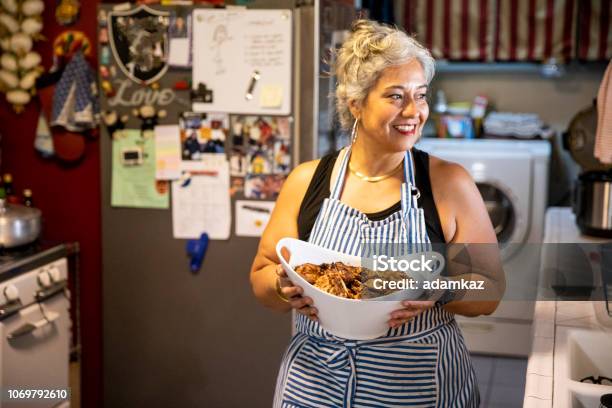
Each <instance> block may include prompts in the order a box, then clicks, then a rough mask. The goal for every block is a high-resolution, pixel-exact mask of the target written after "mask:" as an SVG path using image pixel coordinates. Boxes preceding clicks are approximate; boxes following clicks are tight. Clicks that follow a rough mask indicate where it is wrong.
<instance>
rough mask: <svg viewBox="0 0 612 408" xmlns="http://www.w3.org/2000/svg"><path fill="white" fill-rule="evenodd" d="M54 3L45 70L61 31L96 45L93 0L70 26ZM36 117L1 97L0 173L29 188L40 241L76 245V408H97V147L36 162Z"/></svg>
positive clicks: (49, 9) (40, 47)
mask: <svg viewBox="0 0 612 408" xmlns="http://www.w3.org/2000/svg"><path fill="white" fill-rule="evenodd" d="M55 3H56V2H51V1H46V2H45V6H46V9H45V11H44V14H43V31H42V34H43V35H44V36H45V37H46V38H47V40H46V41H39V42H38V43H36V44H35V50H36V51H38V52H39V53H40V54H41V56H42V59H43V65H44V67H45V68H46V69H48V68H49V67H50V66H51V64H52V54H51V52H52V43H53V40H54V39H55V37H56V36H57V35H58V34H60V33H61V32H62V31H64V30H66V29H72V30H80V31H83V32H84V33H85V34H86V35H87V36H88V37H89V38H90V39H91V41H92V45H93V46H94V47H95V45H96V42H97V37H96V36H97V32H96V24H94V23H93V22H95V21H96V6H97V4H98V0H93V1H87V3H85V2H81V4H82V7H81V13H80V18H79V20H78V21H77V23H76V24H75V25H72V26H70V27H69V28H68V27H62V26H60V25H59V24H58V23H57V22H56V21H55ZM92 54H93V58H94V59H93V60H92V66H96V65H97V62H96V61H95V56H96V55H97V53H96V52H95V51H94V52H93V53H92ZM47 93H48V92H47ZM50 102H51V98H50V97H46V98H44V103H45V104H49V103H50ZM38 114H39V107H38V106H37V103H30V104H29V105H27V107H26V109H25V111H24V112H23V113H21V114H16V113H14V112H13V109H12V107H11V106H10V105H9V104H8V103H6V101H5V99H4V97H3V96H2V97H0V135H1V136H2V139H1V141H0V149H1V156H0V173H5V172H9V173H12V174H13V179H14V185H15V188H16V191H17V192H19V193H21V191H22V190H23V189H24V188H31V189H32V191H33V199H34V203H35V205H36V206H37V207H38V208H40V209H41V210H42V214H43V232H42V238H43V240H47V241H78V242H79V244H80V249H81V253H80V271H79V276H80V302H81V305H80V306H81V307H80V309H81V314H80V316H81V343H82V357H81V370H82V373H83V375H82V379H81V395H82V398H83V400H82V405H81V406H83V407H87V408H96V407H100V406H101V403H102V340H101V339H102V336H101V325H102V316H101V313H102V312H101V310H102V307H101V302H102V301H101V265H100V257H101V254H100V252H101V248H100V246H101V231H100V224H101V221H100V211H101V210H100V204H101V197H100V148H99V143H98V140H89V141H88V142H87V143H86V148H85V154H84V159H83V160H82V161H81V162H80V163H78V164H77V165H72V166H66V165H62V164H61V163H59V162H58V161H56V160H46V159H43V158H41V157H40V156H39V155H38V154H37V153H36V152H35V151H34V136H35V133H36V125H37V122H38Z"/></svg>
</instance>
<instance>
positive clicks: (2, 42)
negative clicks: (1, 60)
mask: <svg viewBox="0 0 612 408" xmlns="http://www.w3.org/2000/svg"><path fill="white" fill-rule="evenodd" d="M0 47H1V48H2V51H8V50H10V49H11V39H10V38H9V37H4V38H0Z"/></svg>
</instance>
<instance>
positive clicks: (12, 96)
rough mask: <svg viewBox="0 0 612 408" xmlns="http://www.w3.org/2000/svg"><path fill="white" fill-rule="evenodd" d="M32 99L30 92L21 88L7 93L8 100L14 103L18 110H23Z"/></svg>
mask: <svg viewBox="0 0 612 408" xmlns="http://www.w3.org/2000/svg"><path fill="white" fill-rule="evenodd" d="M30 99H32V97H31V95H30V93H29V92H26V91H24V90H21V89H14V90H12V91H8V92H7V93H6V100H7V101H9V102H10V103H12V104H13V107H14V108H15V110H16V111H17V112H21V111H23V106H24V105H25V104H27V103H28V102H30Z"/></svg>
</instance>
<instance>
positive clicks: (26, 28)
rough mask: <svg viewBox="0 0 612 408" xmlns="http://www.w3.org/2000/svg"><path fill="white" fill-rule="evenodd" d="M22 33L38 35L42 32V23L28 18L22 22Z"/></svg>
mask: <svg viewBox="0 0 612 408" xmlns="http://www.w3.org/2000/svg"><path fill="white" fill-rule="evenodd" d="M21 31H23V32H24V33H26V34H28V35H32V36H33V35H36V34H38V33H40V32H41V31H42V22H41V21H40V20H39V19H37V18H33V17H29V18H26V19H25V20H23V21H22V22H21Z"/></svg>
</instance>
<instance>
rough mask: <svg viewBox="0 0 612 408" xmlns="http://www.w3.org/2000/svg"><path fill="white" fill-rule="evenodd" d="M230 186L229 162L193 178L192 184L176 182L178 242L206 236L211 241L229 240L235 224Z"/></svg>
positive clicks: (175, 230)
mask: <svg viewBox="0 0 612 408" xmlns="http://www.w3.org/2000/svg"><path fill="white" fill-rule="evenodd" d="M202 173H206V174H202ZM229 186H230V181H229V163H228V162H227V160H225V161H224V162H223V163H221V164H218V163H217V164H211V165H209V166H208V167H207V169H206V170H205V171H202V172H200V174H194V175H191V176H190V178H189V181H188V182H186V181H185V180H178V181H173V182H172V229H173V234H174V238H181V239H191V238H199V237H200V234H202V232H206V233H208V236H209V237H210V238H211V239H229V237H230V228H231V223H232V215H231V202H230V195H229Z"/></svg>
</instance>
